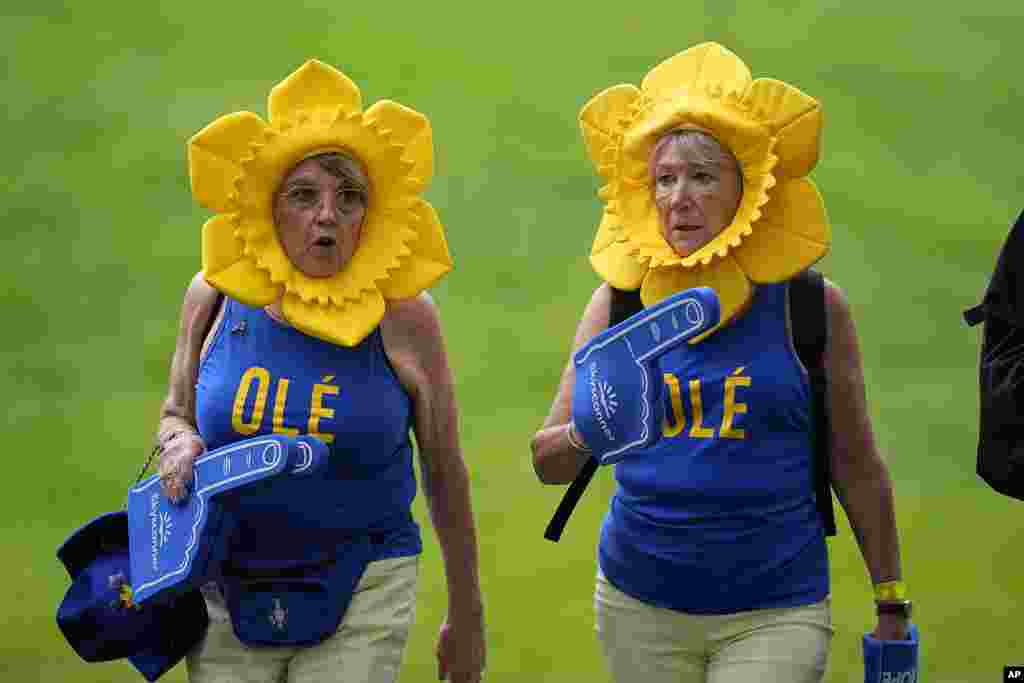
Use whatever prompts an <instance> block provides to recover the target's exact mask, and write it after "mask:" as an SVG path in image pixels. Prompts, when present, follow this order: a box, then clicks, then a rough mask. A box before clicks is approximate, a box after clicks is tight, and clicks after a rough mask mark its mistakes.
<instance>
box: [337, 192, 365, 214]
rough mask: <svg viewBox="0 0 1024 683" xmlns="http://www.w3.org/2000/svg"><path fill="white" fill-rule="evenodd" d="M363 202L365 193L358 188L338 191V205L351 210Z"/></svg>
mask: <svg viewBox="0 0 1024 683" xmlns="http://www.w3.org/2000/svg"><path fill="white" fill-rule="evenodd" d="M362 204H363V193H362V192H360V191H358V190H342V191H340V192H339V193H338V206H340V207H342V208H344V209H347V210H351V209H352V208H354V207H355V206H356V205H362Z"/></svg>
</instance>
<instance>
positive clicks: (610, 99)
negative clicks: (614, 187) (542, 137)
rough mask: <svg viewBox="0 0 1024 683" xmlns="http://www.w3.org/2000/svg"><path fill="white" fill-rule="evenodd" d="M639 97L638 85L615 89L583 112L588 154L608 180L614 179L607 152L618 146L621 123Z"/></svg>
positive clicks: (607, 92)
mask: <svg viewBox="0 0 1024 683" xmlns="http://www.w3.org/2000/svg"><path fill="white" fill-rule="evenodd" d="M639 96H640V91H639V90H638V89H637V87H636V86H635V85H629V84H623V85H616V86H612V87H611V88H608V89H607V90H604V91H602V92H600V93H598V94H597V95H595V96H594V97H593V98H592V99H591V100H590V101H589V102H587V103H586V104H585V105H583V109H581V110H580V130H581V131H582V132H583V142H584V144H585V145H586V147H587V153H588V154H589V155H590V158H591V160H592V161H593V162H594V167H595V168H596V169H597V172H598V173H600V174H601V175H602V176H604V177H606V178H610V177H611V175H610V173H609V170H608V168H607V162H608V159H607V158H606V155H605V151H606V150H607V149H608V148H609V147H612V146H613V145H614V144H615V137H616V135H618V134H619V131H620V129H621V127H622V123H621V121H622V119H623V118H625V117H626V116H627V115H628V114H629V108H630V105H632V104H633V103H634V102H636V100H637V98H638V97H639Z"/></svg>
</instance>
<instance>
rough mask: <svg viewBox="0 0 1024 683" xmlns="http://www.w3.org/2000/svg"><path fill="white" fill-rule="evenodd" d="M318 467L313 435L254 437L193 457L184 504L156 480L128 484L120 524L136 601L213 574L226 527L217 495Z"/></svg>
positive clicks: (318, 447)
mask: <svg viewBox="0 0 1024 683" xmlns="http://www.w3.org/2000/svg"><path fill="white" fill-rule="evenodd" d="M326 462H327V446H326V445H324V443H323V442H321V441H320V440H319V439H317V438H315V437H312V436H299V437H284V436H262V437H256V438H253V439H246V440H245V441H238V442H236V443H233V444H229V445H227V446H223V447H221V448H218V449H217V450H215V451H211V452H209V453H206V454H204V455H201V456H200V457H199V458H197V459H196V462H195V465H194V467H193V475H192V477H193V478H192V487H191V489H192V491H191V495H190V496H189V498H188V499H187V500H186V502H185V504H184V505H177V504H175V503H172V502H171V501H170V500H169V499H168V498H167V497H166V496H164V495H163V493H162V492H161V491H160V478H159V477H158V476H156V475H154V476H152V477H150V478H148V479H146V480H144V481H142V482H141V483H140V484H138V485H136V486H133V487H132V488H131V490H130V491H129V492H128V522H129V524H128V526H129V529H130V533H131V559H132V587H133V588H134V591H135V599H136V601H137V602H141V603H144V602H146V601H148V600H150V599H151V598H152V599H156V600H166V599H169V598H173V597H174V596H175V595H177V594H179V593H181V592H184V591H188V590H190V589H192V588H194V587H196V586H198V585H201V583H203V582H205V581H206V580H208V579H210V578H214V577H215V575H216V572H217V569H218V562H219V561H220V560H222V559H223V558H224V556H225V553H226V548H225V547H224V544H223V543H221V541H224V540H225V539H226V537H227V535H228V534H227V530H226V529H225V528H223V527H224V525H225V524H227V523H229V522H230V519H229V517H228V516H227V515H225V514H224V506H223V505H221V504H220V502H221V501H220V499H221V497H227V498H230V497H231V496H232V495H233V494H232V493H231V492H232V491H238V490H239V489H242V488H243V487H252V486H254V485H256V484H258V483H259V482H262V481H264V480H266V479H270V478H272V477H277V476H279V475H281V474H287V475H289V476H293V477H294V476H309V475H312V474H315V473H317V472H318V471H320V470H321V469H322V468H323V466H324V465H325V464H326ZM239 493H241V491H239Z"/></svg>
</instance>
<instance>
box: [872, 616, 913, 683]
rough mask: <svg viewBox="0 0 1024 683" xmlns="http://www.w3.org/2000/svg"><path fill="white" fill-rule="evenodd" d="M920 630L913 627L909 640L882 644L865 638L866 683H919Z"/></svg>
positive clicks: (889, 641)
mask: <svg viewBox="0 0 1024 683" xmlns="http://www.w3.org/2000/svg"><path fill="white" fill-rule="evenodd" d="M920 646H921V641H920V636H919V634H918V630H917V626H916V625H914V624H911V625H910V632H909V633H908V634H907V639H906V640H879V639H877V638H875V637H874V636H872V635H871V634H870V633H867V634H865V635H864V683H918V651H919V649H920Z"/></svg>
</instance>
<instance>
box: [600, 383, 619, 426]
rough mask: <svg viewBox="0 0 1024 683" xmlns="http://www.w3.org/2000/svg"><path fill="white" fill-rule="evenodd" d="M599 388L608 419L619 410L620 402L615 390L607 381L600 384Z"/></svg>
mask: <svg viewBox="0 0 1024 683" xmlns="http://www.w3.org/2000/svg"><path fill="white" fill-rule="evenodd" d="M597 386H598V390H599V392H600V396H601V405H602V406H604V412H605V414H606V415H607V416H608V417H611V416H612V415H614V414H615V411H616V410H618V408H619V401H618V397H617V396H616V395H615V388H614V387H612V385H611V384H608V382H605V381H601V382H598V385H597Z"/></svg>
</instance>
